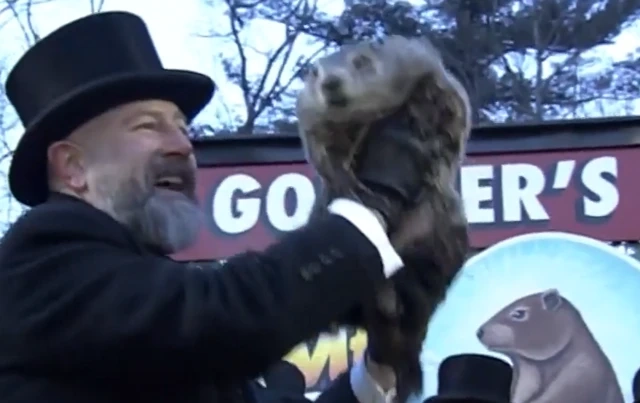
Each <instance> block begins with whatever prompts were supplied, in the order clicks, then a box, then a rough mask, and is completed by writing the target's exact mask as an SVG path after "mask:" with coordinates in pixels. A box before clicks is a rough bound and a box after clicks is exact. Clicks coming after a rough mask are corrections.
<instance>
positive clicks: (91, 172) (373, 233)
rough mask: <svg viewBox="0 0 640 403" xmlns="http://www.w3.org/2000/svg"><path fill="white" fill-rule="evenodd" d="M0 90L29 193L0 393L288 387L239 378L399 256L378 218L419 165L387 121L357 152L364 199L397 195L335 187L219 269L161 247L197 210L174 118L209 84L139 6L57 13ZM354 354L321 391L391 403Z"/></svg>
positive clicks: (4, 286)
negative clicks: (314, 211) (342, 194)
mask: <svg viewBox="0 0 640 403" xmlns="http://www.w3.org/2000/svg"><path fill="white" fill-rule="evenodd" d="M6 89H7V94H8V96H9V98H10V100H11V102H12V103H13V105H14V106H15V108H16V110H17V112H18V114H19V116H20V118H21V120H22V122H23V124H24V126H25V128H26V131H25V134H24V135H23V137H22V138H21V140H20V143H19V145H18V147H17V149H16V152H15V155H14V157H13V160H12V163H11V167H10V171H9V182H10V188H11V191H12V193H13V195H14V196H15V197H16V198H17V199H18V200H19V201H20V202H22V203H24V204H26V205H29V206H31V207H33V208H32V209H31V210H30V211H29V212H27V213H26V214H25V215H24V216H23V217H21V218H20V219H19V220H18V221H17V222H16V223H15V224H14V225H13V227H12V228H11V229H10V230H9V231H8V232H7V234H6V235H5V237H4V239H3V241H2V244H1V245H0V401H2V402H3V403H18V402H20V403H23V402H24V403H26V402H29V403H43V402H47V403H70V402H83V403H84V402H92V403H95V402H104V403H111V402H118V403H122V402H136V403H141V402H154V403H162V402H179V403H191V402H232V401H246V402H251V401H266V400H275V401H283V400H279V399H280V398H279V397H278V394H277V392H274V391H268V390H265V391H261V390H260V388H256V386H255V384H253V383H250V382H249V380H250V379H254V378H256V377H258V376H259V375H260V374H261V373H262V372H264V371H265V370H266V369H267V368H268V367H269V366H270V365H273V364H275V363H276V362H277V361H278V360H279V359H281V357H283V356H284V355H285V354H286V353H287V352H289V351H290V350H291V349H292V348H293V347H294V346H295V345H297V344H298V343H300V342H302V341H304V340H307V339H309V338H311V337H313V336H314V335H316V334H318V333H319V332H321V331H323V330H324V329H327V328H328V327H329V325H330V324H331V323H333V322H334V321H339V320H340V318H341V317H344V316H345V315H346V314H347V313H350V312H353V310H354V309H357V307H358V306H359V304H361V303H362V302H363V301H366V300H367V299H369V298H374V297H375V293H374V290H375V289H376V288H377V287H378V286H379V285H380V284H381V283H382V282H384V281H385V279H386V278H388V277H389V276H390V275H392V274H393V273H395V272H397V270H400V268H401V267H402V261H401V259H400V257H399V256H398V255H397V254H396V253H395V251H394V250H393V248H392V247H391V245H390V242H389V239H388V237H387V235H386V233H385V229H384V228H385V225H386V224H387V223H389V224H393V223H394V222H396V221H397V220H398V218H399V214H401V213H402V211H404V210H406V209H408V208H409V207H408V206H410V205H411V202H412V197H413V196H412V195H415V194H416V190H417V189H416V186H418V184H419V182H420V180H419V173H418V172H417V169H416V166H417V165H414V164H413V163H414V162H415V161H414V156H413V154H412V152H411V150H410V149H409V147H407V144H402V142H401V141H399V140H397V139H398V138H399V136H384V135H379V136H372V137H376V140H375V141H377V142H378V143H370V144H369V146H368V147H367V149H368V151H367V152H366V153H364V155H363V156H362V157H361V158H360V159H359V161H358V163H359V166H360V169H361V171H360V172H361V174H362V175H363V176H362V177H364V176H367V177H379V179H374V180H370V182H369V184H370V185H371V188H372V189H374V190H375V192H374V193H373V196H372V195H368V197H364V196H365V195H363V198H362V199H363V200H371V202H370V203H371V204H372V205H374V204H376V200H382V199H380V198H376V197H375V196H376V195H378V196H381V197H384V198H385V200H387V201H390V203H391V206H392V207H393V208H390V209H381V210H380V211H377V210H374V209H372V208H369V207H366V206H365V205H363V204H360V203H357V202H355V201H352V200H349V199H346V198H341V199H336V200H334V201H333V202H332V203H331V205H330V207H329V209H328V210H329V214H327V215H326V216H325V217H322V218H319V219H318V220H316V221H314V222H312V223H309V225H307V226H306V227H305V228H302V229H300V230H298V231H295V232H294V233H292V234H289V235H288V236H285V237H284V238H283V239H282V240H281V241H280V242H279V243H277V244H275V245H273V246H271V247H270V248H268V249H267V250H266V251H264V252H262V253H258V252H247V253H245V254H242V255H239V256H236V257H232V258H230V259H229V260H228V261H227V262H226V263H225V265H224V266H223V267H221V268H220V269H219V270H198V269H197V268H190V267H188V266H186V265H183V264H181V263H178V262H175V261H173V260H171V259H169V258H167V257H165V255H167V254H171V253H173V252H176V251H178V250H181V249H183V248H185V247H187V246H189V245H190V244H191V243H192V242H193V241H194V240H195V238H196V236H197V234H198V229H199V225H200V223H201V221H202V217H201V211H200V209H199V208H198V207H197V205H196V203H195V172H196V165H195V160H194V155H193V149H192V146H191V144H190V142H189V140H188V138H187V127H188V124H189V122H190V121H191V119H193V117H194V116H195V115H196V114H197V113H198V112H200V110H201V109H202V108H203V107H204V106H205V105H206V103H207V102H208V101H209V100H210V98H211V96H212V95H213V91H214V84H213V82H212V81H211V80H210V79H209V78H208V77H206V76H203V75H200V74H196V73H193V72H185V71H175V70H165V69H163V68H162V65H161V63H160V61H159V58H158V56H157V53H156V51H155V49H154V46H153V43H152V42H151V39H150V37H149V33H148V31H147V29H146V27H145V24H144V22H143V21H142V20H141V19H140V18H138V17H137V16H135V15H132V14H129V13H120V12H118V13H102V14H96V15H93V16H90V17H85V18H83V19H81V20H78V21H75V22H73V23H71V24H68V25H66V26H64V27H62V28H60V29H59V30H57V31H55V32H54V33H52V34H51V35H50V36H48V37H46V38H44V39H43V40H42V41H40V42H39V43H38V44H36V45H35V46H34V47H33V48H31V49H30V50H29V51H28V52H27V53H26V54H25V55H24V56H23V58H22V59H21V60H20V61H19V62H18V63H17V65H16V66H15V68H14V69H13V71H12V72H11V74H10V76H9V78H8V80H7V84H6ZM372 141H374V140H372ZM389 150H395V151H396V152H397V154H396V155H398V156H400V157H401V158H400V161H398V160H388V159H385V158H384V157H385V153H387V152H389ZM374 171H375V172H379V173H381V174H380V175H377V176H374V175H372V173H373V172H374ZM369 348H371V349H375V345H371V346H369ZM366 361H368V362H367V363H363V362H360V363H358V364H357V365H355V367H354V368H353V369H352V371H351V373H349V374H345V375H344V376H342V377H340V378H339V379H338V380H337V381H336V382H335V384H334V385H333V386H331V387H330V388H329V389H328V390H327V392H326V393H324V394H323V395H322V396H321V397H320V400H321V401H326V402H354V403H355V402H361V403H369V402H378V401H379V402H382V401H387V400H388V399H389V396H390V395H392V393H393V374H392V373H390V370H389V369H388V368H386V367H385V366H384V365H382V364H376V363H373V362H371V361H370V360H366ZM374 378H375V381H374ZM267 389H268V388H267ZM263 392H264V393H263ZM267 392H269V393H267Z"/></svg>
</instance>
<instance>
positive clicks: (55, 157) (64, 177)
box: [47, 140, 87, 191]
mask: <svg viewBox="0 0 640 403" xmlns="http://www.w3.org/2000/svg"><path fill="white" fill-rule="evenodd" d="M47 160H48V162H49V170H50V172H49V175H50V177H51V178H52V179H54V180H56V181H58V182H60V183H62V184H64V185H65V186H67V187H69V188H70V189H72V190H74V191H82V190H85V189H86V187H87V172H86V167H87V164H86V161H85V154H84V152H83V151H82V149H81V148H80V147H79V146H78V145H77V144H75V143H73V142H71V141H68V140H62V141H57V142H55V143H53V144H51V145H50V146H49V148H48V149H47Z"/></svg>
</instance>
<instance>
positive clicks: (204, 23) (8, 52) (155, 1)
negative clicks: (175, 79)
mask: <svg viewBox="0 0 640 403" xmlns="http://www.w3.org/2000/svg"><path fill="white" fill-rule="evenodd" d="M36 1H37V0H36ZM40 1H42V0H40ZM207 1H209V4H207ZM24 2H25V0H18V4H20V3H24ZM94 2H97V0H94ZM413 2H417V0H414V1H413ZM210 3H211V0H183V1H177V0H135V1H133V0H104V7H103V10H104V11H112V10H126V11H130V12H133V13H136V14H138V15H140V16H141V17H142V18H143V19H144V20H145V21H146V23H147V25H148V27H149V30H150V32H151V35H152V37H153V39H154V41H155V43H156V46H157V49H158V52H159V54H160V57H161V59H162V61H163V63H164V65H165V67H167V68H174V69H187V70H193V71H197V72H200V73H205V74H208V75H210V76H212V78H213V79H214V80H215V81H216V83H217V84H218V91H217V93H216V95H215V97H214V99H213V101H212V102H211V104H210V105H209V106H208V107H207V108H206V109H205V110H204V111H203V112H202V113H201V115H200V116H199V117H198V119H197V120H199V121H213V120H218V121H222V122H226V123H231V122H233V121H241V120H242V118H243V116H244V109H243V97H242V93H241V91H240V90H239V89H238V88H237V87H236V86H235V85H233V84H231V83H229V82H228V80H226V79H225V75H224V72H223V70H222V68H221V65H220V63H219V57H220V56H221V55H224V56H234V55H235V54H237V51H236V50H235V48H234V46H233V45H232V44H230V43H228V42H225V41H224V40H221V39H218V38H216V39H211V38H203V37H201V35H202V34H206V33H208V32H210V30H211V27H214V28H215V29H216V31H217V32H218V33H224V32H225V31H226V32H228V20H227V18H226V17H225V15H224V8H223V7H221V6H211V5H210ZM214 3H215V4H219V3H220V2H215V1H214ZM318 6H319V7H320V8H321V10H322V11H324V12H326V13H328V14H330V15H339V14H340V12H341V11H342V10H343V8H344V3H343V0H318ZM1 10H2V6H0V43H2V48H1V50H0V56H2V57H3V59H1V60H0V62H2V63H3V64H4V66H5V67H9V68H10V67H11V66H13V64H14V63H15V62H16V61H17V59H18V58H19V57H20V56H21V55H22V54H23V53H24V51H25V50H26V49H27V47H28V45H27V43H26V42H25V39H24V35H23V34H22V32H21V30H20V26H19V24H18V23H17V22H16V21H15V19H13V17H12V16H11V15H10V13H8V12H2V11H1ZM90 11H91V0H50V1H48V2H46V3H44V4H39V5H37V6H35V7H34V9H33V21H34V26H35V27H36V29H37V30H38V32H39V34H40V35H41V36H44V35H47V34H48V33H50V32H51V31H53V30H55V29H56V28H58V27H60V26H61V25H63V24H65V23H68V22H70V21H72V20H74V19H77V18H79V17H82V16H84V15H87V14H89V13H90ZM283 28H284V27H283V26H282V25H281V24H278V23H274V22H267V21H255V22H252V23H250V25H249V27H248V28H247V29H245V34H244V40H245V41H246V43H247V44H249V45H250V46H249V47H250V48H252V49H256V51H249V59H250V61H251V63H250V66H249V67H250V71H251V72H252V73H254V74H256V75H258V74H260V73H261V72H263V71H264V65H265V64H264V63H265V62H264V61H265V59H264V56H262V55H261V54H260V52H268V51H269V50H273V49H274V48H275V47H276V46H277V45H278V44H279V43H281V42H282V38H283V37H284V31H283ZM639 28H640V24H637V25H636V26H632V27H630V28H629V29H627V30H626V31H624V32H623V33H622V34H621V35H620V37H619V38H617V40H616V43H615V44H613V45H606V46H601V47H599V48H598V49H596V50H595V51H593V52H592V55H596V56H597V57H598V59H599V62H598V65H602V64H607V63H611V62H612V61H615V60H620V59H624V58H625V57H627V55H628V54H629V53H630V52H633V51H635V44H636V43H638V42H639V41H638V36H639V34H638V33H639V32H640V31H639ZM630 45H631V46H630ZM318 48H319V45H318V44H317V43H315V44H314V42H313V41H312V40H311V39H310V38H302V40H301V41H300V42H299V43H298V44H297V47H296V49H295V51H294V53H296V54H297V55H309V54H313V53H314V52H315V51H316V50H318ZM520 59H522V58H520ZM526 59H527V58H525V59H524V60H518V58H515V57H511V58H510V60H511V61H512V63H515V64H520V65H523V64H524V65H525V66H526V65H527V64H530V63H531V62H530V61H529V60H526ZM552 62H553V60H552V61H550V62H549V63H548V64H547V66H546V68H545V69H544V70H545V73H546V74H548V73H549V72H550V71H551V64H552ZM285 71H287V72H293V68H288V69H285ZM6 72H7V71H6V69H5V71H4V72H0V79H2V81H4V80H5V79H6ZM532 74H533V72H532ZM285 76H286V74H285ZM596 109H598V108H597V107H596V106H593V108H592V110H593V111H596ZM609 109H610V113H612V114H628V113H633V114H640V102H633V103H632V104H631V105H629V108H628V110H626V111H621V110H619V109H620V108H617V107H616V108H613V109H611V108H609ZM601 112H602V111H601V110H600V111H599V112H598V113H601ZM594 113H596V112H594ZM21 133H22V129H21V127H20V126H19V125H17V126H16V127H15V128H14V129H13V130H11V132H10V133H9V136H8V139H7V141H8V143H9V145H10V146H14V145H15V143H16V142H17V140H18V138H19V136H20V135H21ZM6 165H7V164H6V161H5V163H4V164H0V186H3V183H2V176H3V175H2V172H4V171H6ZM0 221H2V214H1V213H0Z"/></svg>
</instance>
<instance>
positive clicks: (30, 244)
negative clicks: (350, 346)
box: [0, 195, 384, 403]
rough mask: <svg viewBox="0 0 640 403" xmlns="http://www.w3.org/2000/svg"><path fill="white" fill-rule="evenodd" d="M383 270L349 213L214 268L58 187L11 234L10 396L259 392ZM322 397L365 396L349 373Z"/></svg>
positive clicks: (6, 305) (5, 292)
mask: <svg viewBox="0 0 640 403" xmlns="http://www.w3.org/2000/svg"><path fill="white" fill-rule="evenodd" d="M383 281H384V275H383V271H382V265H381V262H380V258H379V255H378V252H377V250H376V249H375V248H374V247H373V245H371V244H370V243H369V241H368V240H367V239H366V238H365V237H364V236H363V235H362V234H361V233H359V232H358V231H357V230H356V229H355V227H353V226H352V225H351V224H349V223H348V222H347V221H346V220H344V219H343V218H341V217H337V216H329V217H324V218H322V219H319V220H318V221H315V222H314V223H313V224H310V225H308V226H307V227H305V228H302V229H300V230H298V231H295V232H294V233H290V234H288V235H285V236H284V238H283V239H282V241H281V242H279V243H277V244H275V245H273V246H271V247H270V248H268V249H267V250H266V251H264V252H262V253H256V252H248V253H245V254H242V255H239V256H236V257H233V258H231V259H229V260H228V261H227V262H226V264H225V265H224V266H223V267H221V268H220V269H218V270H200V269H198V268H193V267H189V266H187V265H185V264H183V263H179V262H175V261H173V260H171V259H169V258H167V257H164V256H160V255H157V254H153V253H151V252H150V251H149V250H147V249H145V248H144V247H142V246H141V245H140V244H138V243H136V242H135V240H134V239H133V238H132V237H131V235H130V234H129V233H128V231H127V230H126V229H125V228H124V227H123V226H121V225H120V224H119V223H117V222H116V221H115V220H113V219H112V218H111V217H110V216H108V215H107V214H105V213H103V212H101V211H99V210H97V209H95V208H93V207H92V206H90V205H88V204H86V203H84V202H82V201H79V200H76V199H72V198H70V197H67V196H62V195H60V196H55V197H54V198H52V200H51V201H49V202H47V203H45V204H43V205H40V206H38V207H35V208H34V209H32V210H30V211H29V212H27V213H26V214H25V215H24V216H23V217H22V218H20V219H19V220H18V221H17V222H16V223H15V224H14V225H13V226H12V227H11V229H10V230H9V231H8V232H7V233H6V235H5V237H4V239H3V240H2V243H1V244H0V402H2V403H73V402H78V403H80V402H82V403H89V402H91V403H116V402H117V403H126V402H132V403H133V402H135V403H143V402H154V403H169V402H176V403H195V402H197V403H204V402H206V403H209V402H225V403H229V402H231V401H233V400H234V399H235V398H236V397H237V396H238V395H239V393H240V392H239V391H241V390H242V391H243V392H244V393H245V399H244V400H245V401H251V400H253V395H254V391H255V390H256V388H255V385H254V384H252V383H250V382H249V381H248V380H250V379H254V378H255V377H257V376H258V375H259V374H261V373H262V372H263V371H265V369H267V367H269V366H270V365H271V364H273V363H275V362H277V361H278V360H280V359H281V357H283V356H284V355H285V354H286V353H287V352H289V351H290V350H291V349H292V348H293V347H294V346H296V345H297V344H299V343H300V342H302V341H304V340H307V339H309V338H311V337H313V336H315V335H317V334H318V333H319V332H321V331H323V330H324V329H326V328H327V327H328V326H329V325H330V323H331V322H332V321H334V320H336V319H337V318H339V317H341V316H343V315H344V314H345V313H346V312H347V311H348V310H350V309H352V308H353V307H354V306H355V304H357V303H358V301H362V300H363V299H364V298H369V297H370V293H371V290H372V289H373V287H374V286H375V285H377V284H379V283H381V282H383ZM268 395H270V396H271V398H269V397H268V396H266V395H265V397H264V398H262V397H261V396H260V397H259V398H258V400H260V401H274V400H275V401H281V400H280V399H279V398H273V396H274V395H273V394H272V393H269V394H268ZM247 396H249V397H247ZM321 401H325V402H327V403H328V402H338V401H339V402H347V403H348V402H355V398H354V397H353V395H352V393H351V390H350V387H349V382H348V374H344V375H343V376H342V377H341V378H339V379H338V381H337V382H336V383H335V384H334V386H333V387H330V388H329V390H328V391H327V392H325V393H324V395H323V396H321Z"/></svg>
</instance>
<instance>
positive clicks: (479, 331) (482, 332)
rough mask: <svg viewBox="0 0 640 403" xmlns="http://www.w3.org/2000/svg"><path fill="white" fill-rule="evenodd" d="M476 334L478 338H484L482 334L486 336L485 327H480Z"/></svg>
mask: <svg viewBox="0 0 640 403" xmlns="http://www.w3.org/2000/svg"><path fill="white" fill-rule="evenodd" d="M476 336H478V339H480V340H482V336H484V329H482V328H480V329H478V331H477V332H476Z"/></svg>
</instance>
